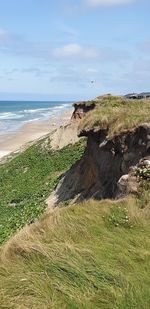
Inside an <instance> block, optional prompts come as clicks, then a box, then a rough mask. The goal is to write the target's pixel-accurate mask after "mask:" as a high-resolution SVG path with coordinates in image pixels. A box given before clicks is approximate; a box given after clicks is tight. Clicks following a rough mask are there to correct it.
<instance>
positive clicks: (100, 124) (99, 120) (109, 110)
mask: <svg viewBox="0 0 150 309" xmlns="http://www.w3.org/2000/svg"><path fill="white" fill-rule="evenodd" d="M148 122H150V100H127V99H124V98H122V97H119V96H118V97H114V96H105V97H102V98H100V99H97V101H96V108H95V109H94V110H92V111H90V112H89V113H87V114H86V116H85V117H84V119H83V121H82V123H81V125H80V130H81V131H82V130H86V131H89V130H99V129H106V130H107V131H108V136H109V137H112V136H113V135H114V134H119V133H120V132H121V131H124V130H132V129H133V128H135V127H136V126H137V125H140V124H143V123H148Z"/></svg>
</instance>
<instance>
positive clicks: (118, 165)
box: [55, 98, 150, 203]
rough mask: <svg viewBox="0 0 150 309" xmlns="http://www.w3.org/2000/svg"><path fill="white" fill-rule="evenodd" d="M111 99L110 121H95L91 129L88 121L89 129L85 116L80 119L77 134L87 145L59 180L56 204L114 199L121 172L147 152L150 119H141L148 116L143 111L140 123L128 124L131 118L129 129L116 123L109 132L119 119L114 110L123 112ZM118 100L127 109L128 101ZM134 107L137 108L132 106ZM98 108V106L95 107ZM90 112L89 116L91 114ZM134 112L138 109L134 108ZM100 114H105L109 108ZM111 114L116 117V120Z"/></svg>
mask: <svg viewBox="0 0 150 309" xmlns="http://www.w3.org/2000/svg"><path fill="white" fill-rule="evenodd" d="M100 100H102V99H100ZM113 100H114V101H113V102H114V103H113V106H111V107H110V105H109V106H108V109H110V112H111V115H110V119H109V121H110V122H108V121H107V122H106V121H105V123H104V124H102V123H101V124H97V123H96V127H95V126H93V128H91V127H90V126H91V123H89V126H88V128H87V127H85V123H86V119H83V121H82V123H80V126H79V127H80V129H79V136H85V137H86V138H87V146H86V148H85V152H84V155H83V156H82V158H81V160H79V161H78V162H76V163H75V164H74V165H73V166H72V167H71V169H70V170H69V171H68V172H67V173H66V174H65V176H64V177H63V178H62V179H61V181H60V183H59V185H58V187H57V189H56V192H55V202H56V203H59V202H63V201H66V200H73V201H74V202H79V201H82V200H84V199H90V198H94V199H106V198H117V197H118V196H120V193H119V192H118V190H119V189H118V181H119V179H120V178H121V177H122V176H123V175H126V174H128V173H129V171H130V169H131V167H133V166H136V164H138V162H139V160H140V159H142V158H144V157H146V156H149V155H150V122H146V123H144V120H145V119H146V120H147V119H148V118H146V117H144V116H145V115H144V114H143V118H142V117H141V115H140V121H139V123H137V121H133V122H132V123H131V119H130V126H131V128H130V129H126V127H125V128H123V129H121V130H119V129H118V126H117V130H116V129H115V130H116V131H115V132H116V133H114V134H110V132H111V130H112V128H113V129H114V127H115V124H116V123H118V121H119V120H118V119H117V117H116V116H117V112H118V113H119V114H120V112H123V110H122V111H121V108H120V109H119V107H118V106H119V105H117V109H116V103H115V102H116V101H115V99H114V98H113ZM104 101H106V100H104ZM104 101H103V100H102V104H104ZM109 102H110V98H109ZM109 102H108V104H109ZM120 102H121V105H122V106H123V109H124V108H125V109H126V108H128V107H127V104H128V102H127V101H124V100H123V101H122V99H121V101H120ZM117 104H118V103H117ZM130 104H131V103H130ZM141 104H143V109H144V103H143V102H142V101H141ZM124 106H125V107H124ZM134 107H135V108H136V106H135V105H134ZM138 107H139V106H137V108H138ZM141 107H142V106H141ZM98 108H100V107H99V106H98ZM102 108H103V106H102ZM129 108H130V109H131V108H132V107H131V106H130V107H129ZM148 108H150V105H149V107H148V105H147V103H146V111H147V109H148ZM103 111H104V109H103ZM95 112H96V114H97V113H98V112H99V111H98V112H97V111H96V108H95V109H94V113H95ZM138 112H139V111H138ZM90 113H91V112H90ZM90 113H89V115H90V119H91V117H92V113H91V114H90ZM99 113H100V112H99ZM136 114H137V110H135V115H136ZM141 114H142V113H141ZM89 115H88V116H87V117H89ZM103 116H107V117H108V111H106V115H103ZM125 116H126V115H125ZM133 116H134V115H133V111H132V118H133V119H134V117H133ZM93 117H94V115H93ZM100 117H101V114H100ZM114 117H116V118H115V119H116V122H115V121H114ZM124 118H125V117H124ZM112 119H113V122H112ZM92 121H93V119H92ZM120 122H122V123H121V127H123V126H124V125H126V124H125V122H123V120H122V118H121V120H120ZM142 122H143V123H142ZM111 126H112V128H111Z"/></svg>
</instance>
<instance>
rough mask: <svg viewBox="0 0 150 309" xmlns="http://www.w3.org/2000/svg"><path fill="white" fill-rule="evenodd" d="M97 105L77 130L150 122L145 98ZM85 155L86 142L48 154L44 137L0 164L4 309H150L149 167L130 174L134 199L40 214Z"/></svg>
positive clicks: (0, 282)
mask: <svg viewBox="0 0 150 309" xmlns="http://www.w3.org/2000/svg"><path fill="white" fill-rule="evenodd" d="M95 101H96V109H95V110H94V111H92V112H89V113H88V114H87V115H86V117H85V119H83V122H82V126H81V128H82V129H83V128H84V129H86V130H89V129H91V128H92V129H95V130H96V129H99V128H105V129H107V130H108V134H109V136H111V135H112V134H114V133H119V132H120V130H125V129H128V128H130V129H132V128H134V127H135V126H136V125H137V124H140V123H143V122H148V121H149V120H150V118H149V117H150V116H149V112H150V101H148V100H147V101H146V100H145V101H139V100H138V101H136V100H135V101H127V100H125V99H123V98H120V97H111V96H106V97H103V98H101V97H99V98H97V99H96V100H95ZM88 104H89V103H88ZM141 104H142V108H141ZM104 116H105V117H104ZM83 151H84V142H83V141H80V142H78V143H76V144H75V145H73V146H71V145H69V146H67V147H65V148H63V149H62V150H59V151H53V150H52V149H51V147H50V140H49V138H45V139H43V140H41V141H39V142H38V143H37V144H35V145H32V146H31V147H30V148H28V149H27V150H26V151H25V152H24V153H21V154H19V155H18V156H16V157H15V158H13V160H12V161H10V162H6V163H5V164H3V165H0V213H1V215H0V242H1V244H2V243H4V242H5V244H3V246H1V248H0V308H1V309H41V308H42V309H60V308H62V309H149V308H150V292H149V286H150V267H149V265H150V237H149V235H150V224H149V221H150V182H149V180H150V177H149V175H150V174H149V172H150V171H149V166H148V167H145V166H144V167H141V166H140V167H137V168H136V169H135V171H134V175H136V176H137V179H138V181H139V186H140V189H139V193H138V195H137V196H128V197H126V198H124V199H122V200H118V201H110V200H102V201H94V200H89V201H86V202H83V203H81V204H79V205H72V206H69V205H68V204H69V201H67V202H64V204H63V203H62V204H61V207H59V208H56V209H55V210H53V211H51V212H48V211H47V212H46V213H45V214H44V210H45V206H46V205H45V200H46V199H47V197H48V196H49V194H50V192H51V191H52V190H53V189H54V187H55V186H56V184H57V183H58V181H59V179H60V177H61V175H62V174H63V173H64V172H65V171H66V170H67V169H68V168H69V167H70V166H71V165H72V164H73V163H74V162H76V161H77V160H78V159H79V158H80V157H81V155H82V153H83ZM87 168H88V167H87ZM37 219H39V220H37ZM31 223H32V224H31ZM21 227H23V228H22V229H21ZM18 230H19V231H18ZM16 231H17V233H15V232H16ZM10 236H12V237H10ZM6 240H7V242H6Z"/></svg>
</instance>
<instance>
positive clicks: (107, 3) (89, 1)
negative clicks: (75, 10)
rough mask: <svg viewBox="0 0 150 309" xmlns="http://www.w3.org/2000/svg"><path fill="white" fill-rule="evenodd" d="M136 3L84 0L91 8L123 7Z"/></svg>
mask: <svg viewBox="0 0 150 309" xmlns="http://www.w3.org/2000/svg"><path fill="white" fill-rule="evenodd" d="M132 2H134V0H84V3H85V4H86V5H87V6H90V7H98V6H114V5H123V4H129V3H132Z"/></svg>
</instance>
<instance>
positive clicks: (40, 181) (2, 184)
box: [0, 137, 84, 244]
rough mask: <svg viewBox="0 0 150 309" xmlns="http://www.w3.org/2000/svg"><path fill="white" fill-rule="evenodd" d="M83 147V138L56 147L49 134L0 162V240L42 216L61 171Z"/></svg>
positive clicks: (77, 157) (0, 241)
mask: <svg viewBox="0 0 150 309" xmlns="http://www.w3.org/2000/svg"><path fill="white" fill-rule="evenodd" d="M83 150H84V145H83V142H78V143H77V144H75V145H69V146H67V147H65V148H63V149H62V150H58V151H53V150H52V149H51V148H50V139H49V137H47V138H44V139H43V140H41V141H39V142H38V143H36V144H35V145H32V146H31V147H29V148H28V149H27V150H26V151H25V152H23V153H20V154H19V155H18V156H17V157H15V158H14V159H13V160H12V161H10V162H7V163H5V164H3V165H0V244H2V243H3V242H4V241H6V240H7V239H8V238H9V237H10V236H11V235H12V234H13V233H14V232H15V231H16V230H17V229H20V228H21V227H22V226H24V225H25V224H28V223H31V222H33V221H35V219H37V218H39V217H40V215H41V214H42V213H43V212H44V210H45V207H46V204H45V200H46V198H47V197H48V196H49V194H50V192H51V191H52V190H53V189H54V187H55V186H56V184H57V183H58V181H59V179H60V175H62V173H63V172H65V171H66V170H67V169H69V167H70V166H71V165H72V164H73V163H74V162H76V160H78V159H79V158H80V157H81V154H82V152H83Z"/></svg>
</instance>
